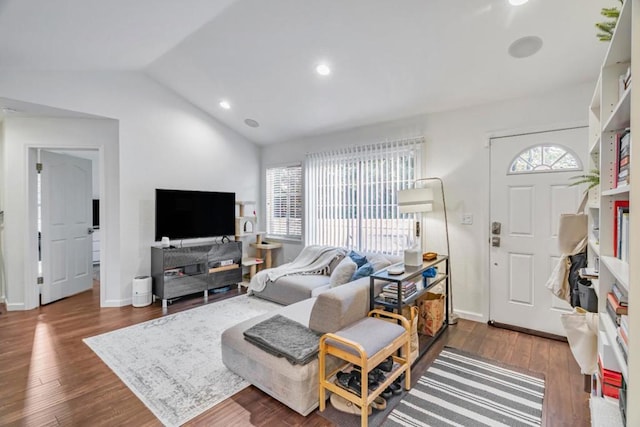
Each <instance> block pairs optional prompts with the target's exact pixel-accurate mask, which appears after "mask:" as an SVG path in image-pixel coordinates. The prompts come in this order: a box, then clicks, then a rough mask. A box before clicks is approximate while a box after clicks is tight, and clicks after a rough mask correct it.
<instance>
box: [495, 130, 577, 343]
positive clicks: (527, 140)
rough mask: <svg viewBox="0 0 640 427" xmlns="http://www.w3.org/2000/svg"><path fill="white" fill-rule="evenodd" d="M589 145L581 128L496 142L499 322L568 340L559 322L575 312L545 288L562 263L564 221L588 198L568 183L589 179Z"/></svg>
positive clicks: (497, 307) (497, 320)
mask: <svg viewBox="0 0 640 427" xmlns="http://www.w3.org/2000/svg"><path fill="white" fill-rule="evenodd" d="M587 139H588V138H587V130H586V128H578V129H569V130H558V131H550V132H541V133H535V134H527V135H518V136H511V137H502V138H495V139H492V140H491V221H492V224H491V226H492V230H491V238H490V240H491V243H490V263H491V264H490V287H491V295H490V310H489V311H490V313H489V316H490V319H491V320H493V321H494V322H497V323H502V324H508V325H513V326H517V327H520V328H526V329H531V330H536V331H541V332H546V333H551V334H555V335H561V336H565V335H566V334H565V332H564V329H563V327H562V325H561V323H560V314H561V313H563V312H567V311H569V310H571V307H570V305H569V304H568V303H567V302H565V301H562V300H560V299H558V298H557V297H555V296H554V295H553V294H552V293H551V292H550V291H549V290H548V289H547V288H546V287H545V283H546V282H547V280H548V278H549V275H550V274H551V271H552V270H553V268H554V267H555V265H556V264H557V262H558V260H559V257H560V253H559V251H558V242H557V233H558V220H559V218H560V214H562V213H573V212H576V210H577V208H578V206H579V205H580V201H581V199H582V197H583V187H576V186H573V187H571V186H569V184H570V183H571V182H572V181H571V180H570V179H569V178H570V177H572V176H576V175H580V174H583V173H584V170H583V165H585V164H587V163H586V155H587V154H586V152H587V145H588V144H587ZM554 147H555V148H554ZM565 150H566V154H565V155H564V156H563V157H561V158H558V157H559V156H560V155H561V153H562V152H565ZM522 153H524V154H523V156H520V154H522ZM571 157H573V158H574V159H576V158H577V159H576V160H577V161H576V162H575V163H572V162H570V161H569V159H570V158H571ZM512 166H513V167H512ZM576 168H578V169H579V170H576ZM493 224H496V225H498V226H499V230H497V229H495V230H494V229H493V227H494V226H493ZM496 239H499V242H498V241H496Z"/></svg>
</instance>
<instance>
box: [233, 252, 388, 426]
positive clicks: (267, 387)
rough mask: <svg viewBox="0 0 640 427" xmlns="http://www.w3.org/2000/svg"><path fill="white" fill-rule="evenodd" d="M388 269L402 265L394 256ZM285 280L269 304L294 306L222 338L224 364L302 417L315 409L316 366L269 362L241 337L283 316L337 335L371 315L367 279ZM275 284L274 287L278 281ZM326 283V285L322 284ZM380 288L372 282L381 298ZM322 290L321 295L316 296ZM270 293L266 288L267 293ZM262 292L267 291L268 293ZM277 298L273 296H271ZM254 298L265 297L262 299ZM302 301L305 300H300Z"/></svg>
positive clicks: (235, 328)
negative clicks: (334, 281)
mask: <svg viewBox="0 0 640 427" xmlns="http://www.w3.org/2000/svg"><path fill="white" fill-rule="evenodd" d="M385 257H386V258H387V265H389V264H392V263H397V262H400V261H401V260H400V258H399V257H397V256H385ZM311 276H313V275H297V276H287V277H286V278H287V280H286V281H284V282H282V284H281V285H282V288H281V289H278V293H277V294H276V293H275V291H273V290H272V293H271V294H268V295H266V296H267V297H268V299H271V300H278V301H277V302H282V301H292V302H293V301H294V300H297V302H293V303H292V304H290V305H287V306H284V307H282V308H280V309H278V310H276V312H271V313H268V314H265V315H262V316H258V317H255V318H253V319H249V320H247V321H245V322H242V323H240V324H238V325H235V326H233V327H231V328H229V329H227V330H226V331H224V333H223V334H222V360H223V362H224V364H225V365H226V366H227V367H228V368H229V369H230V370H231V371H233V372H235V373H236V374H238V375H240V376H241V377H243V378H244V379H246V380H247V381H248V382H250V383H251V384H253V385H254V386H256V387H258V388H259V389H261V390H262V391H264V392H265V393H267V394H269V395H270V396H272V397H273V398H275V399H277V400H279V401H280V402H282V403H284V404H285V405H287V406H288V407H290V408H291V409H293V410H295V411H296V412H299V413H300V414H302V415H307V414H309V413H311V411H313V410H314V409H315V408H316V407H317V406H318V360H317V358H316V359H314V360H313V361H312V362H310V363H308V364H306V365H293V364H291V363H289V362H288V361H287V360H286V359H285V358H280V357H276V356H273V355H271V354H269V353H267V352H265V351H264V350H262V349H260V348H258V347H256V346H254V345H253V344H251V343H249V342H248V341H246V340H245V339H244V335H243V333H244V331H246V330H247V329H248V328H250V327H251V326H253V325H255V324H257V323H259V322H261V321H263V320H265V319H268V318H269V317H271V316H274V315H275V314H280V315H283V316H286V317H288V318H290V319H292V320H295V321H297V322H298V323H301V324H303V325H305V326H307V327H309V328H310V329H312V330H314V331H316V332H320V333H326V332H335V331H338V330H340V329H342V328H344V327H345V326H348V325H350V324H352V323H354V322H356V321H358V320H360V319H362V318H363V317H366V316H367V313H368V312H369V283H370V279H369V277H363V278H359V279H357V280H355V281H352V282H349V283H346V284H343V285H340V286H337V287H331V286H329V285H328V283H329V276H324V277H311ZM282 279H283V278H281V279H278V281H280V280H282ZM323 283H324V284H323ZM383 284H384V283H383V282H379V283H378V282H376V284H375V286H376V292H375V294H377V293H379V292H380V290H381V287H382V286H383ZM320 288H322V289H321V290H322V291H321V292H320V291H319V290H318V289H320ZM267 289H268V288H267ZM267 289H265V291H266V290H267ZM274 295H275V296H274ZM256 296H261V297H264V296H265V294H262V295H260V293H257V294H256ZM304 296H306V297H307V298H303V297H304ZM337 363H339V362H338V361H336V360H329V361H328V362H327V365H328V366H327V368H328V369H331V368H335V367H337Z"/></svg>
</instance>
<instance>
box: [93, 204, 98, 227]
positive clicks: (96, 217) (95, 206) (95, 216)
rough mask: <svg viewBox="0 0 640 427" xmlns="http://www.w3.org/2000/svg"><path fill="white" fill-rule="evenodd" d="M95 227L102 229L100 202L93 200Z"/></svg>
mask: <svg viewBox="0 0 640 427" xmlns="http://www.w3.org/2000/svg"><path fill="white" fill-rule="evenodd" d="M93 227H94V228H99V227H100V200H98V199H93Z"/></svg>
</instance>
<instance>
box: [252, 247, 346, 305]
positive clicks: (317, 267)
mask: <svg viewBox="0 0 640 427" xmlns="http://www.w3.org/2000/svg"><path fill="white" fill-rule="evenodd" d="M338 255H344V249H341V248H336V247H335V246H320V245H311V246H307V247H305V248H304V249H302V252H300V255H298V257H297V258H296V259H295V260H293V261H292V262H290V263H287V264H283V265H281V266H279V267H275V268H269V269H267V270H262V271H260V272H258V274H256V275H255V276H253V279H251V283H249V290H248V293H249V294H251V293H253V292H254V291H255V292H262V291H264V289H265V288H266V287H267V282H275V281H276V280H278V279H279V278H280V277H283V276H288V275H290V274H324V273H326V272H327V271H328V269H329V264H331V261H333V260H334V259H335V258H336V257H337V256H338Z"/></svg>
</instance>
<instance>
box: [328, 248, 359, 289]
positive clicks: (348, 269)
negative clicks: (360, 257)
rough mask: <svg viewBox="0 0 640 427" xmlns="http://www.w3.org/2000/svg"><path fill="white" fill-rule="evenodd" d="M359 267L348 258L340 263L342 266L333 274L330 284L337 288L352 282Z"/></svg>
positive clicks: (338, 266)
mask: <svg viewBox="0 0 640 427" xmlns="http://www.w3.org/2000/svg"><path fill="white" fill-rule="evenodd" d="M357 268H358V266H357V265H356V263H355V262H353V260H352V259H351V258H350V257H348V256H346V257H344V258H343V259H342V261H340V264H338V265H337V267H336V268H335V269H334V270H333V271H332V272H331V277H330V278H329V284H330V285H331V287H332V288H335V287H336V286H340V285H344V284H345V283H348V282H350V281H351V276H353V273H355V272H356V269H357Z"/></svg>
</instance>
